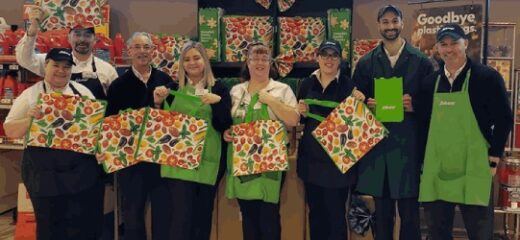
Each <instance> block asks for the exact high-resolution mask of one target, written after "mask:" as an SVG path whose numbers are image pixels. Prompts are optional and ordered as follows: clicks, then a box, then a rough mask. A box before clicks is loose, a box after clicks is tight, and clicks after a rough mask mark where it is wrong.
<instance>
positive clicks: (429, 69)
mask: <svg viewBox="0 0 520 240" xmlns="http://www.w3.org/2000/svg"><path fill="white" fill-rule="evenodd" d="M420 66H421V68H420V70H419V72H420V73H421V74H420V76H419V79H418V80H419V82H421V84H422V82H424V81H426V80H425V79H426V78H427V76H429V75H430V74H432V73H433V65H432V63H431V61H430V60H429V59H427V58H425V57H422V58H421V64H420ZM429 85H430V84H429ZM421 88H422V86H419V91H417V92H416V93H415V94H413V95H412V106H413V109H414V112H417V109H419V108H421V107H420V104H418V102H419V101H416V99H418V98H420V97H421V94H420V91H421Z"/></svg>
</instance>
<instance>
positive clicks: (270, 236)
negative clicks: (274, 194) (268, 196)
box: [238, 199, 282, 240]
mask: <svg viewBox="0 0 520 240" xmlns="http://www.w3.org/2000/svg"><path fill="white" fill-rule="evenodd" d="M238 204H239V205H240V213H241V214H242V231H243V236H244V238H243V239H244V240H280V239H281V231H282V228H281V224H280V203H277V204H274V203H268V202H264V201H262V200H242V199H238Z"/></svg>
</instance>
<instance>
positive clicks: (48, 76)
mask: <svg viewBox="0 0 520 240" xmlns="http://www.w3.org/2000/svg"><path fill="white" fill-rule="evenodd" d="M71 75H72V64H71V63H70V62H68V61H54V60H52V59H48V60H46V65H45V81H46V82H47V83H48V84H49V85H50V86H51V87H53V88H63V87H65V86H66V85H67V83H68V82H69V80H70V77H71Z"/></svg>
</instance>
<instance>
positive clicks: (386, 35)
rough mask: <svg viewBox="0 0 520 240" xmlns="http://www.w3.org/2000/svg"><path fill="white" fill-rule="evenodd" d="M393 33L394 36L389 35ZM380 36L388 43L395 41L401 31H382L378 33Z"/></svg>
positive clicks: (395, 29)
mask: <svg viewBox="0 0 520 240" xmlns="http://www.w3.org/2000/svg"><path fill="white" fill-rule="evenodd" d="M392 32H393V33H395V34H394V35H390V33H392ZM380 33H381V36H382V37H383V38H384V39H385V40H388V41H393V40H396V39H397V38H398V37H399V36H400V35H401V30H399V29H397V28H394V29H388V30H384V31H380Z"/></svg>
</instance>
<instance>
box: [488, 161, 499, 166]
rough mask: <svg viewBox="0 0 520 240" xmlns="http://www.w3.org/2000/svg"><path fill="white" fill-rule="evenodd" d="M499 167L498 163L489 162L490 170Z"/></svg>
mask: <svg viewBox="0 0 520 240" xmlns="http://www.w3.org/2000/svg"><path fill="white" fill-rule="evenodd" d="M497 165H498V164H497V162H493V161H489V167H490V168H496V167H497Z"/></svg>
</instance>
